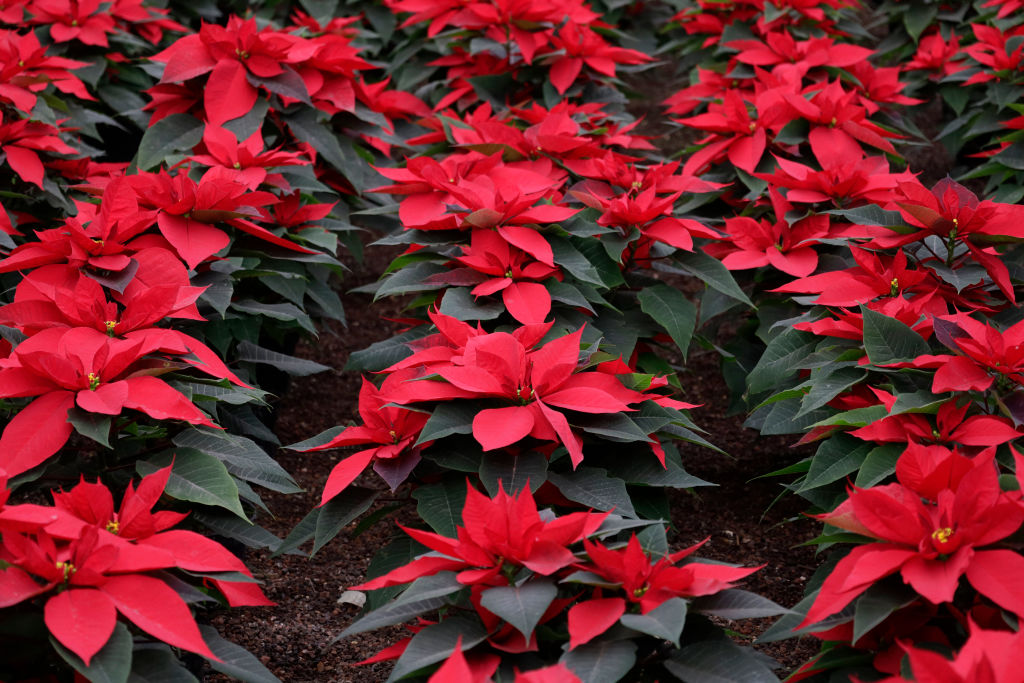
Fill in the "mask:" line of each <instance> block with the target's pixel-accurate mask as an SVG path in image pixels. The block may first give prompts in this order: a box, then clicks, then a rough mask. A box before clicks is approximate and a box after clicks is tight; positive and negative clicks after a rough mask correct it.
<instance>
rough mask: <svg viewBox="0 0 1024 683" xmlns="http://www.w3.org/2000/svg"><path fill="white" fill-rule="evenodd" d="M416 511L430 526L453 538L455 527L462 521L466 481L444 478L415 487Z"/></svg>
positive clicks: (413, 495)
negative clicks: (434, 482) (435, 482)
mask: <svg viewBox="0 0 1024 683" xmlns="http://www.w3.org/2000/svg"><path fill="white" fill-rule="evenodd" d="M412 497H413V498H415V499H416V512H417V513H418V514H419V516H420V519H422V520H423V521H424V522H426V523H427V524H429V525H430V528H431V529H433V530H434V531H436V532H437V533H439V534H441V535H442V536H447V537H448V538H455V533H456V532H455V528H456V527H457V526H459V523H460V522H461V521H462V508H463V506H464V505H465V504H466V482H465V481H464V480H463V481H460V480H458V479H446V480H444V481H442V482H440V483H437V484H431V485H430V486H424V487H422V488H419V489H416V491H415V492H413V494H412Z"/></svg>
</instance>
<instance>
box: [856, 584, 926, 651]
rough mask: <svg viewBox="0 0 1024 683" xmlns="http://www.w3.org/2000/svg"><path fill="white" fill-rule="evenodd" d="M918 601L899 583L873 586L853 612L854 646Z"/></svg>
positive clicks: (911, 591)
mask: <svg viewBox="0 0 1024 683" xmlns="http://www.w3.org/2000/svg"><path fill="white" fill-rule="evenodd" d="M916 599H917V593H915V592H914V591H913V590H912V589H910V588H909V587H908V586H906V585H904V584H903V583H899V582H891V581H880V582H876V583H874V584H872V585H871V587H870V588H868V589H867V590H866V591H864V594H863V595H861V596H860V597H859V598H858V599H857V603H856V607H855V608H854V612H853V641H852V642H853V644H856V643H857V641H858V640H860V639H861V637H862V636H863V635H864V634H865V633H867V632H868V631H870V630H871V629H873V628H874V627H876V626H878V625H879V624H881V623H882V622H883V621H885V620H886V619H888V618H889V615H891V614H892V613H893V612H895V611H896V610H898V609H900V608H901V607H906V606H907V605H909V604H910V603H912V602H914V601H915V600H916Z"/></svg>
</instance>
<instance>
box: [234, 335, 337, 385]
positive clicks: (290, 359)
mask: <svg viewBox="0 0 1024 683" xmlns="http://www.w3.org/2000/svg"><path fill="white" fill-rule="evenodd" d="M237 360H240V361H243V362H246V363H257V364H260V365H270V366H273V367H275V368H277V369H278V370H283V371H285V372H287V373H288V374H289V375H294V376H296V377H306V376H308V375H315V374H316V373H318V372H325V371H327V370H330V369H331V368H330V366H328V365H321V364H320V363H316V362H314V361H311V360H306V359H304V358H296V357H295V356H288V355H285V354H283V353H278V352H276V351H271V350H270V349H265V348H263V347H262V346H257V345H256V344H253V343H252V342H250V341H246V340H242V341H241V342H239V344H238V351H237Z"/></svg>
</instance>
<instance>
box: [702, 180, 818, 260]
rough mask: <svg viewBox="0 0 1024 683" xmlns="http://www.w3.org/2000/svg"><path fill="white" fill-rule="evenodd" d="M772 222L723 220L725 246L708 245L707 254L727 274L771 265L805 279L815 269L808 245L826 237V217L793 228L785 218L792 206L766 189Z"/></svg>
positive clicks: (802, 221) (803, 221)
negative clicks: (720, 263)
mask: <svg viewBox="0 0 1024 683" xmlns="http://www.w3.org/2000/svg"><path fill="white" fill-rule="evenodd" d="M769 194H770V196H771V201H772V209H773V212H774V214H775V217H776V218H775V222H774V223H773V222H771V221H768V220H765V219H763V218H762V219H761V220H760V221H755V220H754V219H753V218H747V217H745V216H740V217H738V218H726V219H725V232H726V234H727V235H728V240H729V241H728V242H720V243H715V244H710V245H708V246H707V247H706V251H707V253H709V254H711V255H712V256H715V257H717V258H720V259H721V260H722V264H723V265H724V266H725V267H726V268H729V269H730V270H744V269H748V268H761V267H764V266H767V265H769V264H770V265H772V266H774V267H775V268H778V269H779V270H781V271H782V272H784V273H788V274H789V275H793V276H795V277H804V276H807V275H810V274H811V273H813V272H814V271H815V270H816V269H817V267H818V252H816V251H815V250H814V248H813V247H812V246H810V245H812V244H815V243H816V242H817V241H818V240H820V239H823V238H827V237H829V217H828V216H827V215H824V214H815V215H812V216H808V217H806V218H802V219H800V220H799V221H797V222H796V223H794V224H793V225H790V224H789V223H788V222H787V221H786V214H787V213H789V212H790V211H792V210H793V205H792V204H790V203H789V202H787V201H786V200H785V199H783V197H782V195H781V194H779V192H778V191H777V190H776V189H775V188H774V187H772V188H769Z"/></svg>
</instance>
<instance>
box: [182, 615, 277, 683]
mask: <svg viewBox="0 0 1024 683" xmlns="http://www.w3.org/2000/svg"><path fill="white" fill-rule="evenodd" d="M199 631H200V632H201V633H202V634H203V640H205V641H206V644H207V645H209V646H210V650H212V651H213V654H215V655H217V656H218V657H219V658H220V659H221V661H219V662H218V661H216V660H213V659H207V661H208V662H210V666H211V667H212V668H213V670H214V671H219V672H221V673H222V674H226V675H228V676H231V677H232V678H237V679H238V680H240V681H244V682H245V683H281V682H280V679H279V678H278V677H277V676H275V675H274V674H272V673H270V669H268V668H267V667H265V666H263V664H261V663H260V660H258V659H257V658H256V656H255V655H254V654H252V653H251V652H249V651H248V650H246V649H245V648H244V647H242V646H240V645H236V644H234V643H232V642H231V641H229V640H225V639H224V638H221V636H220V634H219V633H217V629H215V628H213V627H212V626H200V627H199Z"/></svg>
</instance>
